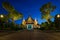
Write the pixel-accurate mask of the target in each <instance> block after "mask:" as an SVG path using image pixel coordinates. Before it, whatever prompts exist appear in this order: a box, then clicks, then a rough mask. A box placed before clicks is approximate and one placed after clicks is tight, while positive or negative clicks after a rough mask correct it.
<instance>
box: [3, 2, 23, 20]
mask: <svg viewBox="0 0 60 40" xmlns="http://www.w3.org/2000/svg"><path fill="white" fill-rule="evenodd" d="M2 6H3V8H4V9H6V10H7V11H8V12H9V14H8V15H7V17H8V18H9V19H12V20H18V19H21V18H22V17H23V15H22V13H19V12H17V11H16V10H15V9H14V7H13V6H12V5H11V4H9V3H8V2H3V3H2Z"/></svg>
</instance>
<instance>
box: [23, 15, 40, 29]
mask: <svg viewBox="0 0 60 40" xmlns="http://www.w3.org/2000/svg"><path fill="white" fill-rule="evenodd" d="M22 25H23V27H24V28H26V29H28V30H31V29H35V28H40V25H39V24H38V21H37V20H36V19H32V18H31V17H30V16H29V17H28V18H27V19H26V20H25V19H23V21H22Z"/></svg>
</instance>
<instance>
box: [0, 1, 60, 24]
mask: <svg viewBox="0 0 60 40" xmlns="http://www.w3.org/2000/svg"><path fill="white" fill-rule="evenodd" d="M4 1H7V2H9V3H10V4H11V5H12V6H13V7H14V8H15V9H16V10H17V11H18V12H21V13H22V14H23V18H24V19H26V18H27V17H28V16H29V15H30V16H31V17H32V18H33V19H35V18H36V19H37V20H38V23H39V24H41V23H42V22H45V21H46V20H42V19H41V12H40V10H39V8H40V7H41V6H42V5H44V4H46V3H48V2H52V4H53V5H55V6H56V9H55V10H54V12H51V15H52V16H55V15H56V14H59V13H60V0H0V14H2V13H3V14H7V11H6V10H5V9H3V7H2V2H4ZM51 20H52V21H53V20H54V18H52V19H51ZM15 22H16V23H17V24H20V23H21V22H22V19H21V20H17V21H15Z"/></svg>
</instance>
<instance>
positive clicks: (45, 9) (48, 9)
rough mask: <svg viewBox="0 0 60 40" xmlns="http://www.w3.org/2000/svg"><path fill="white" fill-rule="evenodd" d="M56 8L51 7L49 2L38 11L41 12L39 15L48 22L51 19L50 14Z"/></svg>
mask: <svg viewBox="0 0 60 40" xmlns="http://www.w3.org/2000/svg"><path fill="white" fill-rule="evenodd" d="M55 8H56V6H53V5H52V4H51V2H49V3H47V4H44V5H43V6H42V7H41V8H40V11H41V15H42V19H45V20H47V22H49V21H48V20H49V19H51V18H52V16H51V15H50V13H51V12H52V11H54V10H55Z"/></svg>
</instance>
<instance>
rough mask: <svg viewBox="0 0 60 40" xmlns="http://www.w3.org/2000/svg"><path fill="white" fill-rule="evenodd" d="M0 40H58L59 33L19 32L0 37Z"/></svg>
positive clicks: (59, 38) (59, 39)
mask: <svg viewBox="0 0 60 40" xmlns="http://www.w3.org/2000/svg"><path fill="white" fill-rule="evenodd" d="M0 40H60V33H45V32H41V31H21V32H16V33H13V34H9V35H5V36H0Z"/></svg>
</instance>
